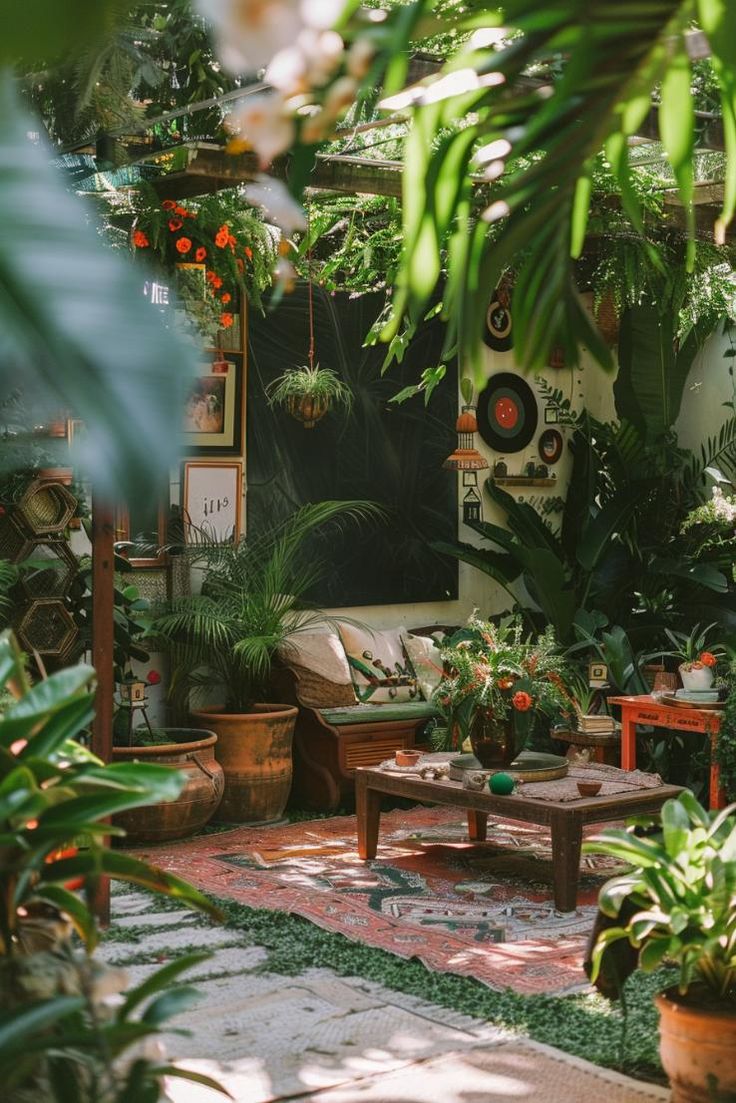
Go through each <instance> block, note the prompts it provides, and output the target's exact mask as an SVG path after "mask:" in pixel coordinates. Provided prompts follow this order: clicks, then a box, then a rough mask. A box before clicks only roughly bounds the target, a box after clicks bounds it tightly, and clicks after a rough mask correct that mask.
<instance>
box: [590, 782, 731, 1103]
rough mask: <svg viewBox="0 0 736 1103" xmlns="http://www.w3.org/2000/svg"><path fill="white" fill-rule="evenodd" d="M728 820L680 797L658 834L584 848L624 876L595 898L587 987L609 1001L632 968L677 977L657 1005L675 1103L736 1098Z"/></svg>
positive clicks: (609, 837) (612, 837) (619, 834)
mask: <svg viewBox="0 0 736 1103" xmlns="http://www.w3.org/2000/svg"><path fill="white" fill-rule="evenodd" d="M734 811H736V805H733V804H732V805H731V806H730V807H728V808H724V809H723V810H721V811H720V812H718V813H715V812H706V811H705V810H704V809H703V808H701V806H700V805H699V804H698V802H697V801H696V800H695V798H694V797H693V795H692V794H691V793H690V792H688V791H685V792H683V793H682V794H681V795H680V796H679V797H678V798H677V799H676V800H669V801H667V803H666V804H665V805H663V807H662V812H661V820H660V821H659V830H658V831H657V833H656V834H654V835H647V836H646V837H642V835H641V834H640V832H641V821H640V820H639V821H637V826H630V827H628V828H626V829H615V828H611V829H607V830H605V831H602V832H600V834H598V835H597V836H596V837H595V838H594V839H592V840H590V841H589V842H587V843H585V844H584V846H583V850H585V851H588V852H590V853H597V854H606V855H608V856H609V857H613V858H616V859H617V860H619V861H624V862H626V864H627V865H628V866H629V867H630V868H629V871H628V872H627V873H625V874H623V875H622V876H620V877H614V878H613V879H612V880H611V881H609V882H608V883H607V884H606V885H604V886H603V888H602V889H601V892H600V897H599V908H600V912H601V919H600V920H599V922H598V923H597V924H596V929H595V932H594V937H593V939H592V943H591V949H590V953H589V960H588V971H589V974H590V977H591V980H593V982H594V983H597V984H598V986H599V987H600V988H601V989H602V990H603V991H604V992H605V994H607V995H616V994H617V992H618V991H619V990H620V985H621V983H623V981H624V980H625V979H626V976H628V975H629V974H630V973H631V972H633V970H634V969H636V968H640V969H642V970H643V971H644V972H652V971H653V970H654V969H656V968H657V967H658V966H660V965H661V964H663V963H665V964H666V963H669V964H671V965H675V966H677V967H678V969H679V978H678V983H677V984H676V985H674V986H673V987H671V988H669V989H667V991H665V992H663V993H661V994H660V995H658V996H657V997H656V1004H657V1007H658V1009H659V1012H660V1016H661V1018H660V1053H661V1057H662V1064H663V1065H664V1068H665V1071H666V1072H667V1075H668V1076H669V1078H670V1083H671V1085H672V1099H673V1101H674V1103H696V1101H698V1103H702V1101H703V1100H714V1101H715V1100H723V1101H725V1100H732V1099H734V1098H736V1062H734V1053H736V822H734V819H733V813H734Z"/></svg>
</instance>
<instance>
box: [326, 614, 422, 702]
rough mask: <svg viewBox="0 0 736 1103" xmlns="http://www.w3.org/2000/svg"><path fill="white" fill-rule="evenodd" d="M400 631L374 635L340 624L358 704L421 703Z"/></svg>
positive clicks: (367, 631) (365, 629)
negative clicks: (359, 702) (364, 702)
mask: <svg viewBox="0 0 736 1103" xmlns="http://www.w3.org/2000/svg"><path fill="white" fill-rule="evenodd" d="M403 631H406V629H403ZM401 632H402V629H400V628H395V629H392V630H389V631H386V632H372V631H371V630H370V629H367V628H356V627H355V626H354V625H352V624H341V625H340V636H341V638H342V642H343V646H344V648H345V654H346V655H347V657H348V663H349V664H350V672H351V674H352V676H353V686H354V688H355V695H356V697H357V698H358V700H359V701H370V702H371V704H379V703H381V702H391V701H393V702H398V701H418V700H421V695H420V692H419V686H418V685H417V680H416V678H415V676H414V673H413V671H412V669H411V666H410V664H409V662H408V660H407V658H406V655H405V654H404V649H403V647H402V645H401Z"/></svg>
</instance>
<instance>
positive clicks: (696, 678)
mask: <svg viewBox="0 0 736 1103" xmlns="http://www.w3.org/2000/svg"><path fill="white" fill-rule="evenodd" d="M679 669H680V677H681V678H682V685H683V689H686V690H688V691H689V692H692V691H693V690H695V691H702V690H706V689H710V687H711V686H712V685H713V669H712V667H710V666H705V664H704V663H683V664H682V666H681V667H680V668H679Z"/></svg>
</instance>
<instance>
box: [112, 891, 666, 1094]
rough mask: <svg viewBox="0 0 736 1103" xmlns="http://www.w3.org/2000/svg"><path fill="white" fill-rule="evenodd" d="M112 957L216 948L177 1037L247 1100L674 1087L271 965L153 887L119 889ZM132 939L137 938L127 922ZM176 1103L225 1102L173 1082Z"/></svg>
mask: <svg viewBox="0 0 736 1103" xmlns="http://www.w3.org/2000/svg"><path fill="white" fill-rule="evenodd" d="M112 905H113V927H112V932H111V933H112V938H111V939H110V940H108V941H107V942H106V943H105V944H104V945H103V947H102V950H101V954H102V956H103V957H104V958H105V959H106V960H108V961H109V962H114V963H115V964H119V965H122V966H123V967H124V968H125V970H126V972H127V973H128V975H129V978H130V980H131V982H133V983H137V982H139V981H141V980H143V979H144V978H145V976H147V975H148V974H149V973H150V972H151V971H152V970H153V969H155V968H156V967H157V966H158V965H160V964H161V962H162V961H164V960H168V959H169V958H170V957H172V956H175V955H176V954H177V953H183V952H186V951H189V950H192V949H195V948H196V949H208V950H211V951H213V956H212V958H211V959H210V960H208V961H206V962H202V963H200V964H199V965H198V966H196V967H195V968H194V969H193V970H192V971H191V974H190V975H188V978H187V979H189V977H191V980H192V981H194V982H196V987H197V988H198V989H199V991H200V993H201V998H200V1000H199V1001H198V1003H197V1004H196V1005H195V1006H194V1007H193V1008H191V1009H190V1010H189V1011H188V1012H185V1013H184V1014H182V1015H180V1016H178V1017H177V1019H176V1021H175V1023H174V1024H172V1025H175V1026H176V1027H177V1028H184V1029H186V1030H188V1031H190V1032H191V1033H190V1035H189V1036H186V1037H184V1036H182V1035H180V1034H175V1033H172V1034H170V1035H168V1036H167V1037H166V1038H165V1044H166V1048H167V1051H168V1053H169V1055H170V1056H171V1057H172V1058H174V1059H175V1060H176V1061H177V1063H179V1064H181V1065H185V1066H188V1067H191V1068H195V1069H197V1070H199V1071H201V1072H206V1073H208V1074H209V1075H212V1076H214V1077H215V1078H216V1079H218V1080H219V1081H220V1082H221V1083H222V1084H223V1085H224V1086H225V1087H226V1088H227V1089H228V1091H229V1092H230V1093H231V1095H232V1097H233V1098H234V1099H235V1100H236V1101H237V1103H271V1101H275V1100H282V1099H283V1100H287V1099H299V1100H304V1101H305V1103H308V1101H310V1100H311V1101H313V1103H363V1101H364V1103H437V1101H438V1100H440V1099H441V1100H442V1103H495V1101H500V1100H519V1101H523V1103H542V1101H544V1103H554V1101H557V1100H559V1101H561V1103H562V1101H565V1103H588V1101H589V1100H590V1099H592V1098H594V1097H595V1095H596V1094H601V1093H605V1094H606V1103H653V1101H655V1100H666V1099H669V1093H668V1092H666V1091H664V1090H663V1089H661V1088H658V1087H656V1086H653V1085H648V1084H640V1083H638V1082H636V1081H633V1080H630V1079H628V1078H627V1077H624V1076H620V1075H618V1074H616V1073H612V1072H608V1071H606V1070H603V1069H600V1068H598V1067H597V1066H595V1065H592V1064H589V1063H588V1062H586V1061H581V1060H578V1059H577V1058H573V1057H570V1056H568V1055H567V1054H563V1053H561V1052H560V1051H559V1050H555V1049H552V1048H550V1047H549V1046H544V1045H541V1044H539V1043H535V1042H530V1041H526V1040H523V1039H519V1038H518V1037H516V1036H514V1035H511V1034H509V1033H506V1032H504V1031H502V1030H499V1029H498V1028H496V1027H493V1026H489V1025H488V1024H487V1023H484V1022H481V1021H480V1020H477V1019H472V1018H469V1017H467V1016H464V1015H461V1014H458V1013H455V1012H452V1011H448V1010H446V1009H444V1008H438V1007H437V1006H435V1005H432V1004H429V1003H426V1002H424V1001H422V1000H419V999H416V998H414V997H412V996H405V995H403V994H402V993H399V992H395V991H392V990H390V989H387V988H384V987H382V986H381V985H379V984H375V983H373V982H371V981H365V980H362V979H360V978H353V977H348V978H345V977H339V976H337V975H336V974H334V973H332V972H331V971H330V970H328V969H310V970H308V971H307V972H305V973H302V974H301V975H300V976H298V977H290V976H282V975H279V974H276V973H270V972H268V971H267V969H266V962H267V959H268V955H267V953H266V951H265V950H263V949H260V948H259V947H253V946H244V945H242V939H240V938H239V937H238V933H237V932H236V931H232V930H226V929H221V928H216V927H214V928H213V927H212V926H210V925H209V924H208V923H206V922H204V921H202V920H201V919H200V918H199V917H197V916H195V915H192V913H190V912H188V911H170V910H168V911H167V910H157V905H156V901H155V900H153V899H152V898H151V897H150V896H147V895H144V894H139V893H129V894H126V895H115V896H113V900H112ZM128 931H129V932H130V938H129V939H128V938H126V937H125V936H126V932H128ZM169 1094H170V1097H171V1099H172V1100H174V1101H175V1103H215V1100H217V1099H222V1098H223V1097H222V1096H218V1095H216V1094H215V1093H212V1092H211V1091H209V1090H208V1089H205V1088H200V1087H198V1086H192V1085H190V1084H188V1083H186V1082H184V1081H174V1082H172V1084H171V1087H170V1088H169Z"/></svg>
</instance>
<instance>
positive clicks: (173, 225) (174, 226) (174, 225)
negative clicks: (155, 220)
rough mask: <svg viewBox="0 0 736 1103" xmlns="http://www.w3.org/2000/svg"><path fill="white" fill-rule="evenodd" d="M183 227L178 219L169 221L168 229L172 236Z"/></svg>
mask: <svg viewBox="0 0 736 1103" xmlns="http://www.w3.org/2000/svg"><path fill="white" fill-rule="evenodd" d="M183 225H184V223H183V222H182V220H181V219H180V218H170V219H169V229H170V230H171V232H172V234H175V233H176V231H177V230H181V228H182V226H183Z"/></svg>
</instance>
